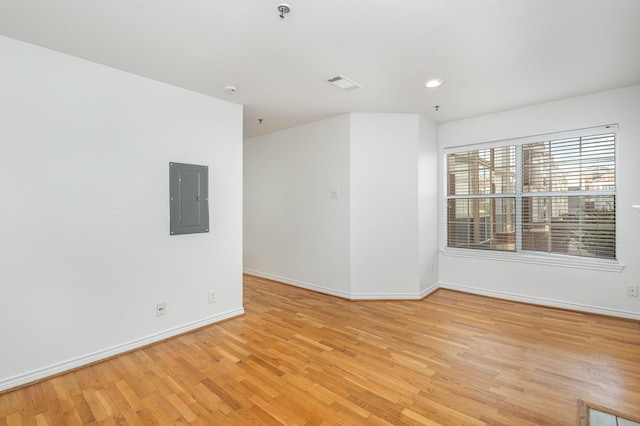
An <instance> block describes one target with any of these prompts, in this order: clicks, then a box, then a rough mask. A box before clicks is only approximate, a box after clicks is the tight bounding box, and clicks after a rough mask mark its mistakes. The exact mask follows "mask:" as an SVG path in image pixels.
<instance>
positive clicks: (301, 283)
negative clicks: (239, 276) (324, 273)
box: [243, 268, 351, 299]
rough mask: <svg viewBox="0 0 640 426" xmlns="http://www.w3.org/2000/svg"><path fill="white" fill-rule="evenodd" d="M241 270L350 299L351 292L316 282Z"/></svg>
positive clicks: (260, 276)
mask: <svg viewBox="0 0 640 426" xmlns="http://www.w3.org/2000/svg"><path fill="white" fill-rule="evenodd" d="M243 272H244V273H245V274H247V275H253V276H254V277H258V278H266V279H268V280H272V281H278V282H281V283H284V284H289V285H293V286H296V287H301V288H306V289H307V290H313V291H317V292H318V293H324V294H330V295H331V296H337V297H341V298H343V299H350V298H351V293H347V292H346V291H340V290H334V289H332V288H328V287H323V286H319V285H316V284H311V283H307V282H304V281H298V280H292V279H289V278H285V277H281V276H279V275H273V274H268V273H266V272H260V271H256V270H253V269H246V268H245V269H244V270H243Z"/></svg>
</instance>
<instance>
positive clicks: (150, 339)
mask: <svg viewBox="0 0 640 426" xmlns="http://www.w3.org/2000/svg"><path fill="white" fill-rule="evenodd" d="M243 314H244V308H239V309H234V310H231V311H228V312H224V313H221V314H218V315H214V316H212V317H208V318H204V319H202V320H199V321H194V322H191V323H188V324H185V325H182V326H179V327H175V328H171V329H169V330H164V331H162V332H159V333H155V334H152V335H149V336H146V337H143V338H140V339H136V340H132V341H130V342H127V343H123V344H121V345H116V346H113V347H110V348H106V349H103V350H100V351H98V352H93V353H91V354H87V355H83V356H80V357H78V358H74V359H71V360H68V361H64V362H61V363H58V364H54V365H50V366H48V367H44V368H40V369H37V370H33V371H29V372H27V373H23V374H19V375H17V376H13V377H10V378H8V379H4V380H0V392H4V391H6V390H9V389H12V388H16V387H19V386H24V385H26V384H29V383H32V382H36V381H38V380H42V379H46V378H47V377H51V376H55V375H57V374H61V373H64V372H67V371H70V370H73V369H76V368H79V367H83V366H85V365H88V364H93V363H95V362H98V361H102V360H104V359H107V358H111V357H113V356H116V355H120V354H123V353H125V352H129V351H132V350H134V349H138V348H141V347H144V346H147V345H150V344H152V343H156V342H159V341H161V340H164V339H167V338H169V337H174V336H177V335H180V334H184V333H187V332H189V331H193V330H195V329H198V328H200V327H204V326H207V325H211V324H215V323H217V322H220V321H224V320H226V319H229V318H233V317H237V316H240V315H243Z"/></svg>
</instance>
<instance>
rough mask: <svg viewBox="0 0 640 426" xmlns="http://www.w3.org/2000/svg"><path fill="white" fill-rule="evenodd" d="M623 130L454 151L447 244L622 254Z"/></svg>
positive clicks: (608, 255) (591, 254) (581, 254)
mask: <svg viewBox="0 0 640 426" xmlns="http://www.w3.org/2000/svg"><path fill="white" fill-rule="evenodd" d="M615 139H616V135H615V133H610V132H607V133H604V134H596V135H584V136H583V135H581V136H575V137H566V136H564V135H562V136H558V137H557V138H553V137H549V138H548V139H547V140H541V141H535V142H529V140H530V139H527V141H526V142H527V143H524V142H522V141H521V143H519V144H518V143H516V142H517V141H515V142H514V141H511V142H505V143H504V146H497V147H496V146H495V144H493V145H492V147H491V148H483V149H475V150H469V151H464V152H456V153H452V154H448V155H447V164H446V168H447V245H448V247H456V248H465V249H482V250H497V251H512V252H538V253H549V254H562V255H569V256H578V257H593V258H602V259H615V258H616V220H615V217H616V216H615V207H616V205H615V202H616V198H615V197H616V153H615Z"/></svg>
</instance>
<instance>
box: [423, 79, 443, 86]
mask: <svg viewBox="0 0 640 426" xmlns="http://www.w3.org/2000/svg"><path fill="white" fill-rule="evenodd" d="M442 83H444V80H443V79H441V78H432V79H431V80H428V81H427V82H426V83H425V84H424V87H427V88H429V89H433V88H434V87H438V86H440V85H441V84H442Z"/></svg>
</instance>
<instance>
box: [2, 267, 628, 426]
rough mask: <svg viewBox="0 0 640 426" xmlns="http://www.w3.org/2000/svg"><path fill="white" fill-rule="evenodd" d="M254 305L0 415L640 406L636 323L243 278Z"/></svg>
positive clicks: (539, 410)
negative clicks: (381, 297) (339, 294)
mask: <svg viewBox="0 0 640 426" xmlns="http://www.w3.org/2000/svg"><path fill="white" fill-rule="evenodd" d="M245 310H246V315H245V316H242V317H238V318H234V319H231V320H228V321H225V322H222V323H219V324H215V325H212V326H209V327H206V328H203V329H200V330H197V331H195V332H193V333H190V334H186V335H182V336H179V337H176V338H172V339H169V340H166V341H164V342H160V343H157V344H154V345H152V346H149V347H146V348H143V349H140V350H137V351H134V352H131V353H128V354H125V355H122V356H118V357H116V358H113V359H110V360H107V361H104V362H101V363H98V364H95V365H92V366H89V367H85V368H82V369H79V370H76V371H73V372H70V373H67V374H64V375H60V376H58V377H55V378H52V379H49V380H45V381H42V382H40V383H37V384H34V385H31V386H28V387H24V388H21V389H18V390H15V391H12V392H7V393H4V394H2V395H0V425H2V426H4V425H80V424H100V425H103V424H104V425H111V424H131V425H133V424H156V425H172V424H189V423H191V424H198V425H227V424H237V425H242V424H274V425H280V424H284V425H304V424H307V425H320V424H327V425H334V424H335V425H338V424H343V425H356V424H372V425H379V424H392V425H401V424H407V425H437V424H442V425H484V424H491V425H497V424H503V425H507V424H509V425H575V424H576V422H577V417H578V400H579V399H580V400H585V401H588V402H590V403H594V404H598V405H600V406H604V407H609V408H611V409H614V410H616V411H618V412H621V413H628V414H632V415H635V416H637V415H638V414H639V410H640V322H637V321H631V320H624V319H616V318H608V317H603V316H597V315H591V314H583V313H577V312H568V311H562V310H556V309H549V308H544V307H538V306H531V305H526V304H519V303H514V302H508V301H501V300H494V299H490V298H484V297H479V296H473V295H469V294H463V293H457V292H453V291H447V290H438V291H437V292H435V293H434V294H432V295H430V296H429V297H427V298H426V299H425V300H423V301H381V302H349V301H345V300H342V299H339V298H335V297H331V296H326V295H322V294H318V293H314V292H311V291H307V290H303V289H298V288H295V287H291V286H287V285H284V284H279V283H274V282H271V281H267V280H263V279H259V278H255V277H249V276H246V277H245Z"/></svg>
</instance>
